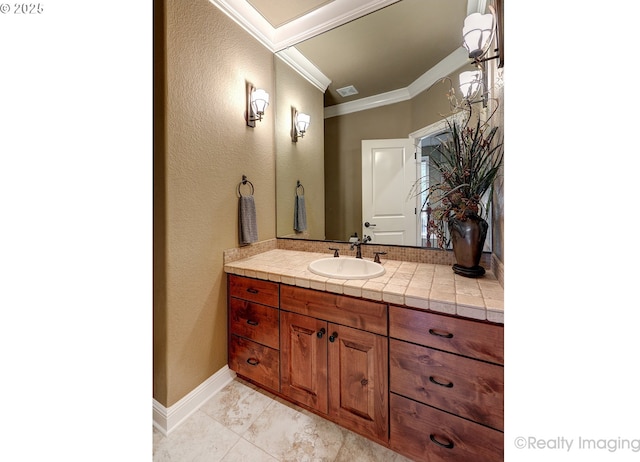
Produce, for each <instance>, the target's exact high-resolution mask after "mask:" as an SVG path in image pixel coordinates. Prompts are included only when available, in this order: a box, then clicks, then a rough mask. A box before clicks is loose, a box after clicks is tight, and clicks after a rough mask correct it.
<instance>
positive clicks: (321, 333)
mask: <svg viewBox="0 0 640 462" xmlns="http://www.w3.org/2000/svg"><path fill="white" fill-rule="evenodd" d="M326 333H327V331H326V329H325V328H324V327H323V328H322V329H320V330H319V331H318V333H317V334H316V335H317V336H318V338H322V337H323V336H324V334H326Z"/></svg>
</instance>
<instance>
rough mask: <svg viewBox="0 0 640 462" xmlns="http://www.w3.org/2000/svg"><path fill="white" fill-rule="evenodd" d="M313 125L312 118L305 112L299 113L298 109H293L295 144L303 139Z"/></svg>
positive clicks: (292, 120)
mask: <svg viewBox="0 0 640 462" xmlns="http://www.w3.org/2000/svg"><path fill="white" fill-rule="evenodd" d="M310 123H311V116H309V114H305V113H304V112H298V111H297V110H296V108H294V107H292V108H291V140H292V141H293V142H294V143H295V142H297V141H298V138H303V137H304V134H305V133H306V131H307V129H308V128H309V124H310Z"/></svg>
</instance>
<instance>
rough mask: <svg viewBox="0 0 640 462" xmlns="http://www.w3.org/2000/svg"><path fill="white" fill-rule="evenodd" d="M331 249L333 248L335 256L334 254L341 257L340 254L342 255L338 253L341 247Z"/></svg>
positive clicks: (330, 248)
mask: <svg viewBox="0 0 640 462" xmlns="http://www.w3.org/2000/svg"><path fill="white" fill-rule="evenodd" d="M329 250H333V256H334V257H339V256H340V254H339V253H338V251H339V250H340V249H338V248H335V247H329Z"/></svg>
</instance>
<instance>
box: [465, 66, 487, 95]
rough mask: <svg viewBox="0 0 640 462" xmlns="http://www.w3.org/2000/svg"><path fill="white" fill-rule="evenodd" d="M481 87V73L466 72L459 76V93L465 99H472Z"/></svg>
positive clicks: (479, 71) (478, 71)
mask: <svg viewBox="0 0 640 462" xmlns="http://www.w3.org/2000/svg"><path fill="white" fill-rule="evenodd" d="M481 86H482V71H481V70H480V69H478V70H477V71H466V72H463V73H462V74H460V93H462V97H463V98H465V99H469V100H470V99H473V98H475V96H476V95H477V94H478V91H479V90H480V87H481Z"/></svg>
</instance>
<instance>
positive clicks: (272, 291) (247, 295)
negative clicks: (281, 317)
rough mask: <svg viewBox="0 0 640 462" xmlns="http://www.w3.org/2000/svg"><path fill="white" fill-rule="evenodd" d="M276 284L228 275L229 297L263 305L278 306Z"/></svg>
mask: <svg viewBox="0 0 640 462" xmlns="http://www.w3.org/2000/svg"><path fill="white" fill-rule="evenodd" d="M278 293H279V290H278V284H277V283H275V282H269V281H263V280H260V279H251V278H245V277H242V276H236V275H234V274H230V275H229V295H230V296H232V297H236V298H242V299H243V300H249V301H250V302H256V303H262V304H263V305H269V306H273V307H274V308H277V307H278V306H279V297H278Z"/></svg>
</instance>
